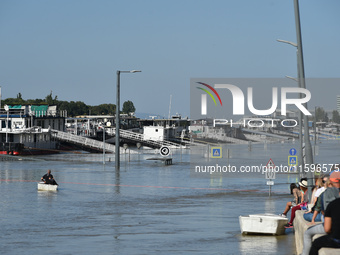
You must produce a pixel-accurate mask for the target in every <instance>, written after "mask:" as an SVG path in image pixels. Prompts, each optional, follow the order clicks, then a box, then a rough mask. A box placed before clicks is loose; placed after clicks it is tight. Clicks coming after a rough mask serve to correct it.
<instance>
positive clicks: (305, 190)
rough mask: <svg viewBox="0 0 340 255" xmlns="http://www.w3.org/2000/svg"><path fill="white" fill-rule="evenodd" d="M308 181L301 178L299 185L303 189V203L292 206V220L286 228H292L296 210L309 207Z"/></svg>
mask: <svg viewBox="0 0 340 255" xmlns="http://www.w3.org/2000/svg"><path fill="white" fill-rule="evenodd" d="M307 185H308V183H307V181H306V180H301V181H300V182H299V186H300V189H301V197H302V198H301V203H300V204H298V205H297V206H294V207H293V208H292V213H291V215H290V221H289V222H288V223H287V224H286V225H285V226H284V227H285V228H292V227H293V221H294V219H295V211H297V210H307V207H308V186H307Z"/></svg>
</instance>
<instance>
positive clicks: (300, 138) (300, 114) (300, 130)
mask: <svg viewBox="0 0 340 255" xmlns="http://www.w3.org/2000/svg"><path fill="white" fill-rule="evenodd" d="M277 41H278V42H282V43H287V44H289V45H292V46H294V47H295V48H296V58H297V62H299V56H298V55H299V52H298V45H297V44H296V43H293V42H290V41H286V40H281V39H277ZM297 70H298V77H299V78H298V79H295V78H293V77H290V76H286V77H287V78H289V79H292V80H294V81H296V82H297V83H298V86H299V87H300V88H301V84H300V82H299V80H300V69H299V65H297ZM300 98H301V94H300ZM298 118H299V143H300V150H299V158H300V163H301V166H304V165H305V164H304V161H305V160H304V157H303V144H302V118H303V117H302V112H301V111H299V115H298Z"/></svg>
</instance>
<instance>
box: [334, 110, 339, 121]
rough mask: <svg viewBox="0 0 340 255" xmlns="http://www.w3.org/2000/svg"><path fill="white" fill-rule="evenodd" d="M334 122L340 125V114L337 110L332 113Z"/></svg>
mask: <svg viewBox="0 0 340 255" xmlns="http://www.w3.org/2000/svg"><path fill="white" fill-rule="evenodd" d="M332 120H333V122H335V123H340V114H339V112H338V111H337V110H334V111H333V112H332Z"/></svg>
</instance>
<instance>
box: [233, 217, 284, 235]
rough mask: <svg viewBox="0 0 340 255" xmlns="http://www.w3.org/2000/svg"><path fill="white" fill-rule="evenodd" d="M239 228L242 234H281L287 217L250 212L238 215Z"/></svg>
mask: <svg viewBox="0 0 340 255" xmlns="http://www.w3.org/2000/svg"><path fill="white" fill-rule="evenodd" d="M239 221H240V228H241V233H243V234H271V235H283V234H284V233H285V228H284V225H285V224H287V222H288V219H287V218H285V217H281V216H279V215H275V214H268V213H265V214H252V215H249V216H240V217H239Z"/></svg>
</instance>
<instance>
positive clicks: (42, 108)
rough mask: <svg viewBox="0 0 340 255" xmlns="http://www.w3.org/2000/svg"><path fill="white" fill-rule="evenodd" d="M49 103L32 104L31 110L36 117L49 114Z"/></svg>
mask: <svg viewBox="0 0 340 255" xmlns="http://www.w3.org/2000/svg"><path fill="white" fill-rule="evenodd" d="M47 109H48V105H32V106H31V111H32V112H33V113H34V115H35V116H36V117H42V116H45V115H47Z"/></svg>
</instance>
